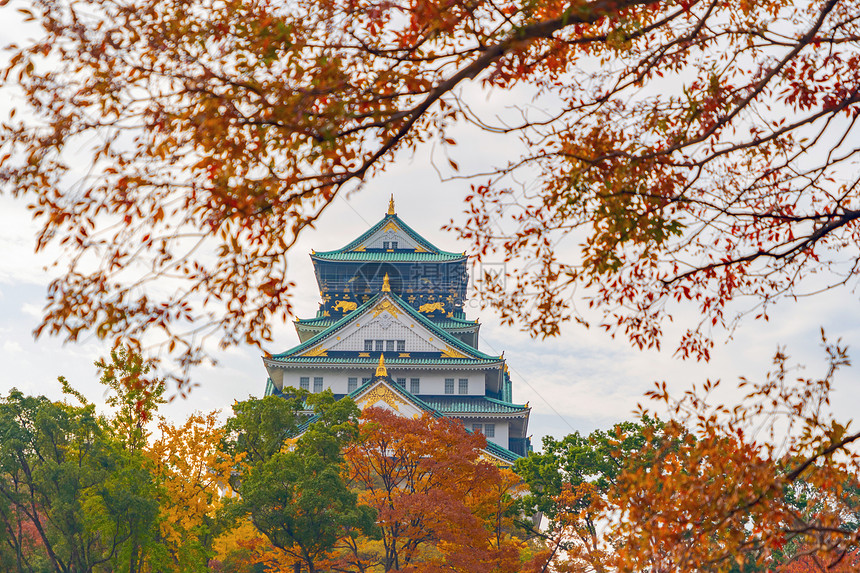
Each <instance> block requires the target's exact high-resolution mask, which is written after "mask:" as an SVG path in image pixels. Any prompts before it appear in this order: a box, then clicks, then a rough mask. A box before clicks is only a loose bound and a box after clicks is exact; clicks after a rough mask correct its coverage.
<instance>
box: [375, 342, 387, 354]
mask: <svg viewBox="0 0 860 573" xmlns="http://www.w3.org/2000/svg"><path fill="white" fill-rule="evenodd" d="M384 348H385V341H384V340H377V341H376V352H382V350H383V349H384Z"/></svg>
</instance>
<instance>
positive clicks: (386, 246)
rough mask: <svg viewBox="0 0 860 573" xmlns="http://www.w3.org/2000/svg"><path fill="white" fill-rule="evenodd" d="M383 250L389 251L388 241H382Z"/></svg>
mask: <svg viewBox="0 0 860 573" xmlns="http://www.w3.org/2000/svg"><path fill="white" fill-rule="evenodd" d="M382 248H383V249H387V248H388V241H382Z"/></svg>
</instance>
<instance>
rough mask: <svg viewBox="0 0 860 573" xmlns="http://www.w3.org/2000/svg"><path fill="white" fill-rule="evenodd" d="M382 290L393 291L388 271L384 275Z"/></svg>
mask: <svg viewBox="0 0 860 573" xmlns="http://www.w3.org/2000/svg"><path fill="white" fill-rule="evenodd" d="M382 292H391V283H390V282H389V281H388V273H385V276H384V277H382Z"/></svg>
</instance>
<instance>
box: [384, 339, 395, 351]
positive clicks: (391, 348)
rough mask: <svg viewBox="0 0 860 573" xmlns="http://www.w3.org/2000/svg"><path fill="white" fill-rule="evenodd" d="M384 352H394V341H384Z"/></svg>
mask: <svg viewBox="0 0 860 573" xmlns="http://www.w3.org/2000/svg"><path fill="white" fill-rule="evenodd" d="M385 351H386V352H394V341H393V340H386V341H385Z"/></svg>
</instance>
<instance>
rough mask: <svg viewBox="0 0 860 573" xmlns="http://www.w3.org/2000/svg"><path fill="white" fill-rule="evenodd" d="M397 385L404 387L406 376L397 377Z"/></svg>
mask: <svg viewBox="0 0 860 573" xmlns="http://www.w3.org/2000/svg"><path fill="white" fill-rule="evenodd" d="M397 385H398V386H400V387H401V388H406V378H398V379H397Z"/></svg>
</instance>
